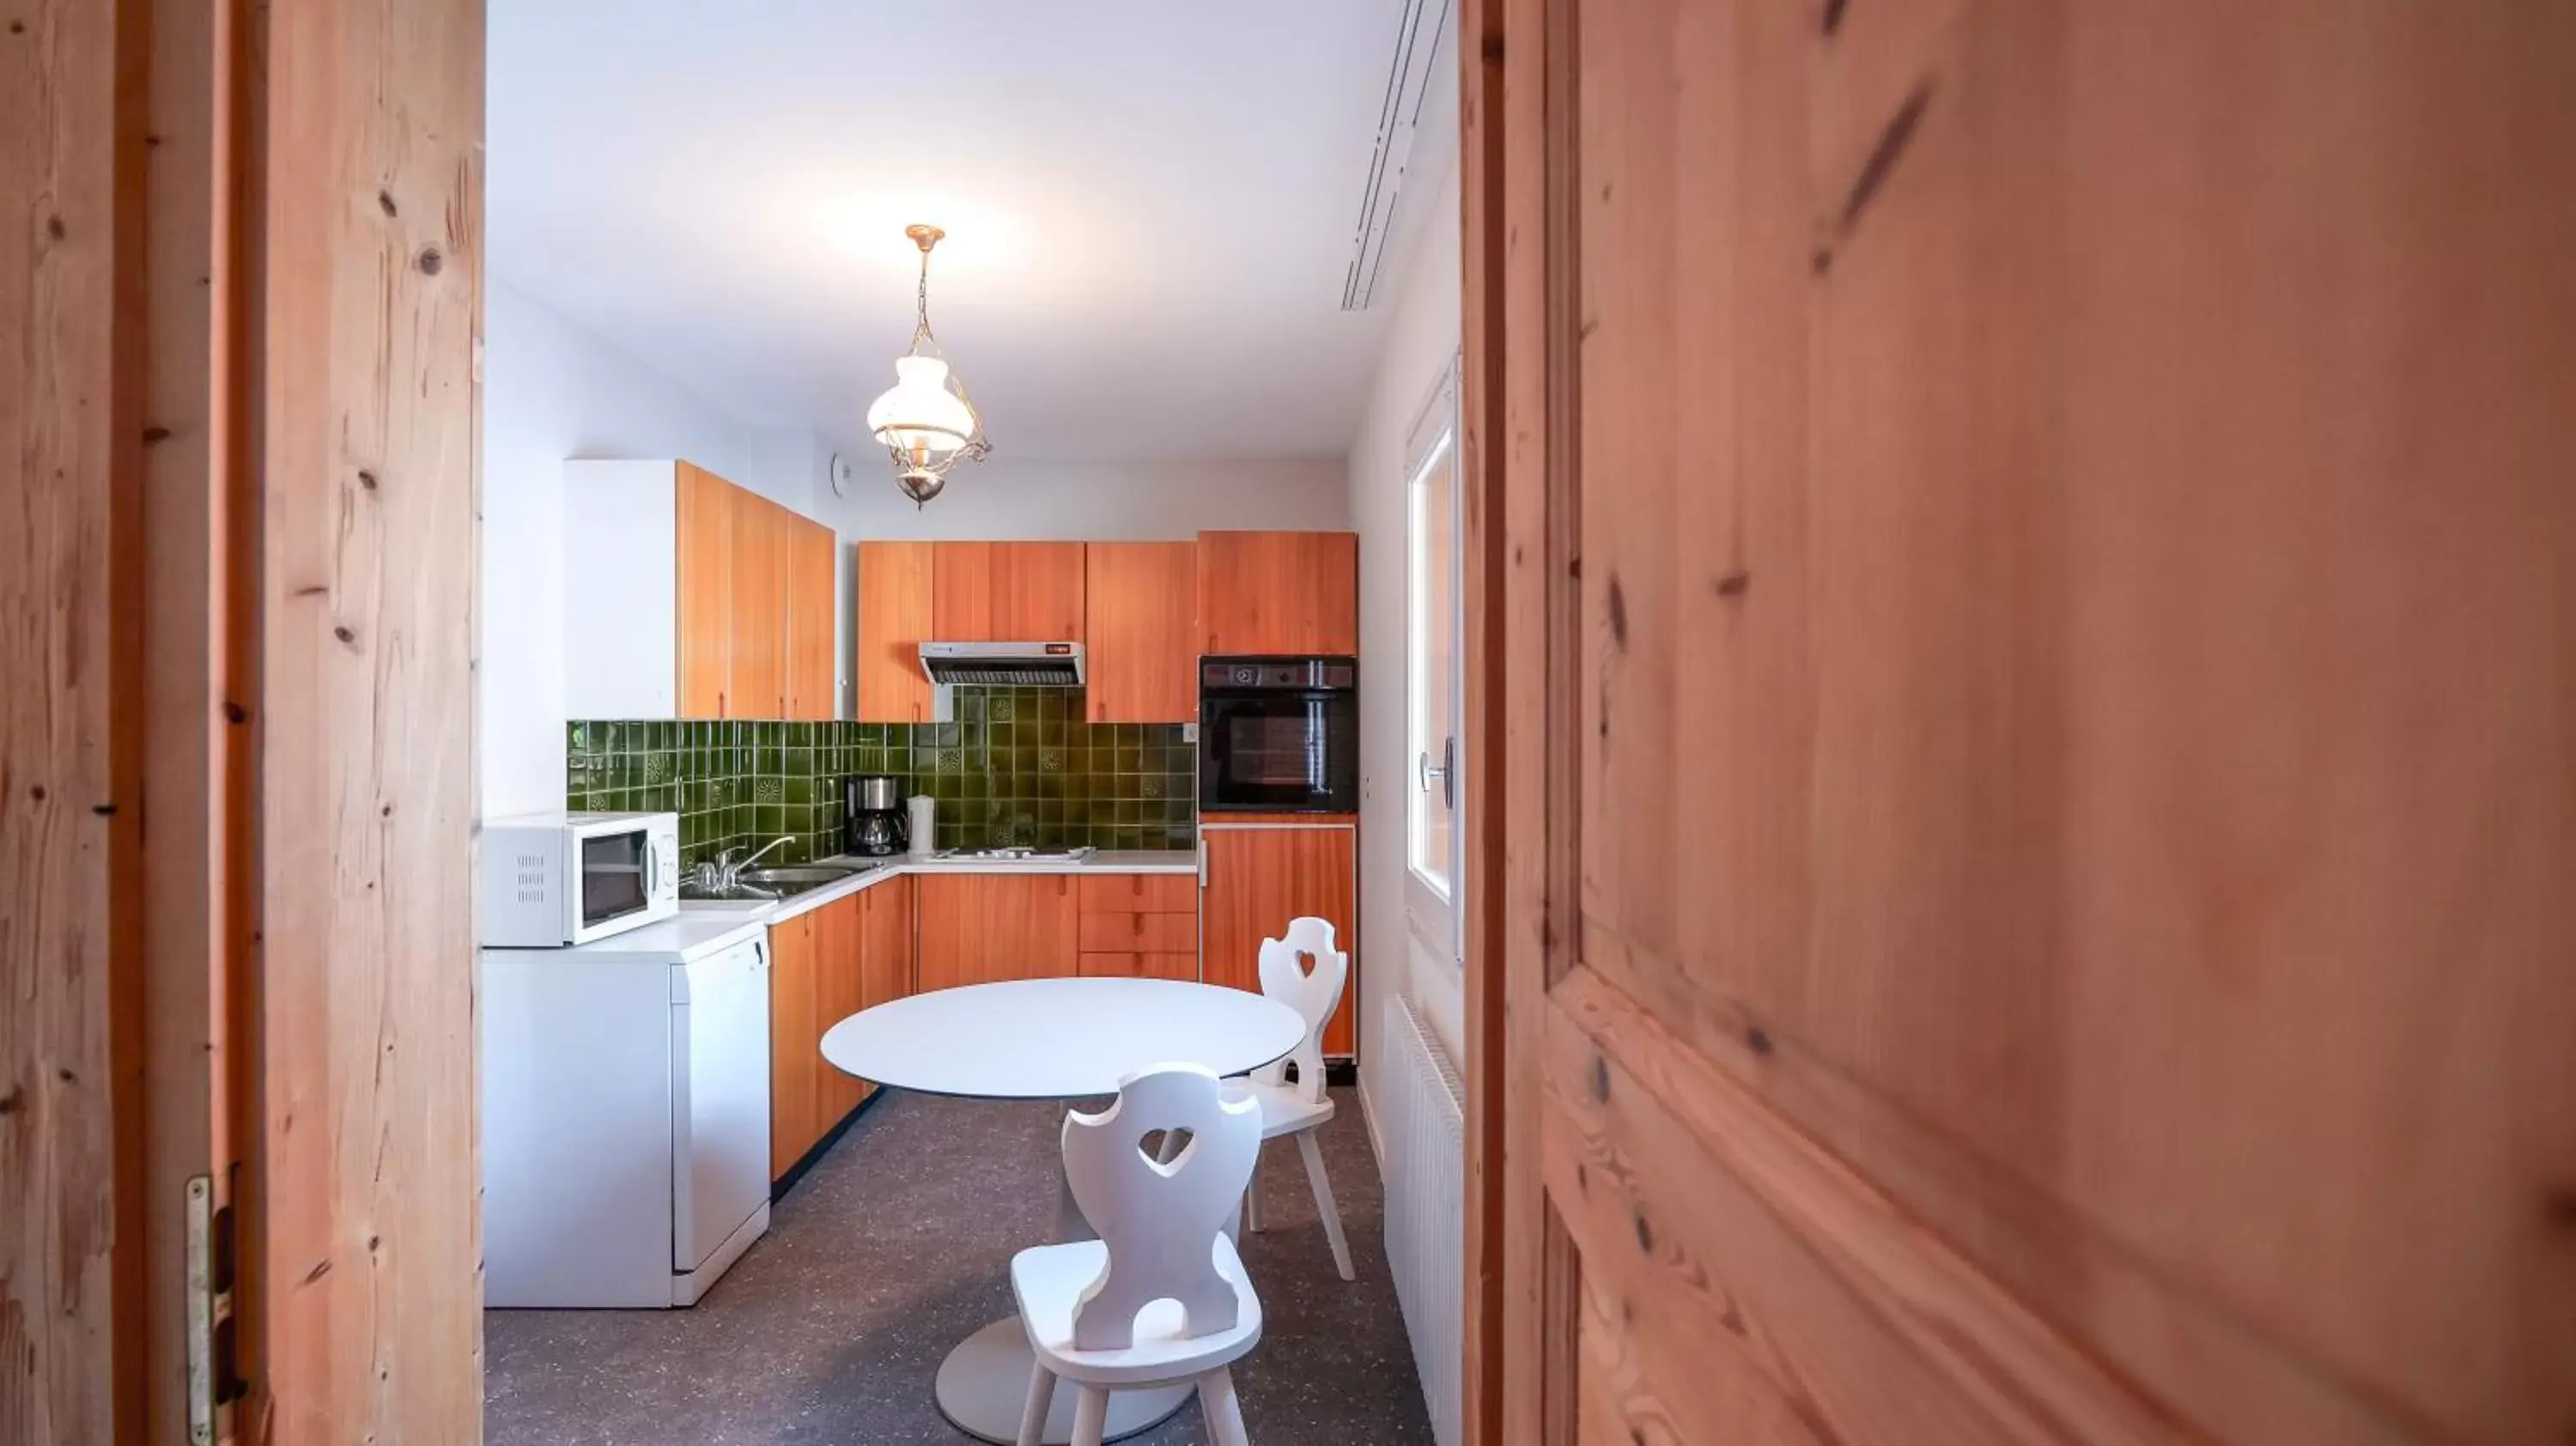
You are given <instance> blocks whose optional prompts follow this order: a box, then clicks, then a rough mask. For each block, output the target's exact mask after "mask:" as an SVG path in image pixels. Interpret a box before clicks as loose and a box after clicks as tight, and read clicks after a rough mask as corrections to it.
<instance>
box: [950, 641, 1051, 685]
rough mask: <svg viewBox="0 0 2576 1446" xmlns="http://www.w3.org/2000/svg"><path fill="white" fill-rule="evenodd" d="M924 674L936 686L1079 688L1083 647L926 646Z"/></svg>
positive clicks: (1006, 644)
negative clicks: (938, 684)
mask: <svg viewBox="0 0 2576 1446" xmlns="http://www.w3.org/2000/svg"><path fill="white" fill-rule="evenodd" d="M921 671H923V672H925V673H928V674H929V675H930V681H932V682H934V683H942V684H948V683H964V684H967V685H969V686H973V687H1012V688H1079V687H1081V686H1082V644H1080V643H924V644H922V645H921Z"/></svg>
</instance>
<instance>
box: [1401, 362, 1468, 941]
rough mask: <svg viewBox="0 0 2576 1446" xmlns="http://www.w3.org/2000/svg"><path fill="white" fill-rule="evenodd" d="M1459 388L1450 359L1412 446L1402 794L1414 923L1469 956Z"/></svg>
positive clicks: (1409, 904)
mask: <svg viewBox="0 0 2576 1446" xmlns="http://www.w3.org/2000/svg"><path fill="white" fill-rule="evenodd" d="M1458 468H1459V460H1458V386H1457V365H1456V363H1455V361H1454V360H1453V361H1452V363H1451V364H1450V366H1449V367H1448V368H1447V369H1446V370H1445V371H1444V372H1443V374H1442V375H1441V378H1440V381H1439V384H1438V385H1437V386H1435V387H1434V388H1433V389H1432V395H1431V398H1430V400H1429V401H1427V402H1425V403H1424V404H1423V408H1422V411H1421V413H1420V414H1419V416H1418V417H1417V418H1416V420H1415V422H1414V424H1413V428H1412V432H1411V434H1410V436H1409V438H1408V440H1407V444H1406V448H1405V494H1406V496H1405V505H1406V523H1405V744H1406V752H1407V754H1408V755H1409V756H1410V758H1411V763H1412V766H1411V769H1410V772H1411V782H1412V784H1413V787H1412V788H1411V789H1410V790H1408V791H1407V793H1406V795H1405V799H1406V802H1405V863H1406V866H1407V868H1408V870H1409V871H1410V874H1411V877H1410V879H1409V880H1408V882H1407V885H1406V892H1407V894H1408V899H1407V912H1408V913H1409V915H1410V916H1411V919H1410V922H1411V924H1412V926H1413V928H1414V930H1415V932H1417V933H1418V934H1420V935H1422V936H1423V938H1424V939H1425V940H1426V941H1437V942H1439V943H1441V944H1444V945H1445V946H1446V948H1447V950H1448V955H1449V957H1450V958H1451V959H1453V960H1455V959H1457V958H1458V957H1460V954H1461V953H1462V950H1461V947H1460V946H1461V944H1462V942H1463V940H1462V938H1461V934H1460V922H1459V921H1460V914H1459V908H1458V816H1459V801H1460V797H1461V791H1460V787H1459V783H1460V771H1459V770H1460V765H1461V761H1462V760H1461V758H1460V756H1459V751H1458V731H1459V730H1458V715H1459V712H1460V709H1461V706H1462V704H1463V701H1464V694H1465V673H1464V671H1463V668H1462V663H1463V658H1464V652H1465V650H1464V648H1463V647H1462V646H1461V639H1460V630H1459V622H1460V606H1459V589H1460V581H1461V580H1460V574H1459V544H1460V537H1459V510H1458Z"/></svg>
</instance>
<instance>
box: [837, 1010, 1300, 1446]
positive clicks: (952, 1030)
mask: <svg viewBox="0 0 2576 1446" xmlns="http://www.w3.org/2000/svg"><path fill="white" fill-rule="evenodd" d="M1305 1033H1306V1022H1305V1020H1303V1019H1302V1018H1300V1017H1299V1016H1298V1014H1297V1011H1296V1010H1294V1009H1291V1008H1289V1007H1288V1006H1287V1005H1285V1004H1282V1003H1280V1002H1278V1001H1277V1000H1275V999H1268V998H1265V997H1263V996H1261V995H1258V994H1252V993H1247V992H1245V991H1243V990H1240V989H1228V988H1225V987H1223V986H1221V985H1214V984H1192V983H1187V982H1184V981H1180V980H1171V979H1016V980H1008V981H1005V982H1002V983H996V984H968V985H964V986H961V987H959V988H955V989H937V990H933V991H931V992H929V993H927V994H915V995H910V996H908V997H906V998H902V999H897V1000H893V1001H890V1002H888V1003H885V1004H880V1005H878V1006H876V1007H875V1008H873V1009H866V1010H862V1011H860V1012H859V1013H857V1014H853V1015H851V1016H850V1017H849V1018H847V1019H844V1020H842V1021H841V1022H839V1023H838V1024H835V1025H833V1026H832V1027H831V1029H830V1030H829V1031H827V1032H826V1033H825V1034H824V1035H823V1058H824V1059H825V1060H826V1061H827V1062H829V1063H830V1064H831V1065H832V1067H833V1068H835V1069H837V1070H840V1071H841V1072H842V1073H844V1074H849V1075H855V1076H857V1077H858V1078H860V1079H866V1080H874V1081H875V1082H876V1083H878V1084H880V1085H885V1086H887V1087H890V1088H893V1089H899V1090H912V1091H916V1092H918V1093H921V1094H935V1095H956V1096H962V1097H967V1098H973V1099H994V1100H1063V1101H1071V1100H1079V1099H1089V1098H1093V1097H1096V1096H1102V1095H1114V1094H1116V1093H1117V1092H1118V1085H1119V1081H1121V1080H1123V1079H1125V1078H1126V1077H1127V1076H1128V1075H1130V1074H1133V1073H1135V1072H1136V1071H1138V1070H1142V1069H1147V1068H1150V1067H1152V1066H1154V1065H1158V1064H1166V1063H1175V1062H1186V1063H1191V1064H1199V1065H1204V1066H1206V1067H1207V1068H1209V1069H1212V1070H1214V1071H1216V1072H1217V1073H1218V1074H1220V1075H1238V1074H1248V1073H1250V1072H1251V1071H1253V1070H1256V1069H1259V1068H1261V1067H1262V1066H1263V1065H1266V1064H1269V1063H1271V1062H1272V1061H1274V1060H1278V1059H1282V1058H1285V1057H1286V1056H1287V1054H1288V1053H1289V1051H1291V1050H1293V1049H1295V1048H1296V1047H1297V1044H1298V1041H1299V1040H1301V1039H1303V1038H1304V1037H1305ZM1057 1172H1058V1181H1059V1186H1058V1207H1057V1231H1058V1236H1059V1238H1063V1239H1071V1238H1077V1237H1078V1236H1080V1235H1083V1234H1087V1233H1088V1227H1087V1226H1085V1225H1084V1224H1083V1223H1082V1217H1081V1214H1080V1212H1078V1211H1076V1210H1075V1209H1074V1207H1073V1203H1072V1198H1071V1196H1070V1195H1069V1194H1068V1193H1066V1192H1064V1191H1063V1189H1062V1185H1061V1180H1062V1162H1061V1161H1058V1166H1057ZM1033 1363H1034V1362H1033V1358H1032V1357H1031V1356H1030V1354H1029V1343H1028V1336H1027V1333H1026V1332H1025V1331H1024V1330H1023V1329H1022V1328H1021V1325H1020V1319H1019V1317H1018V1316H1017V1315H1012V1316H1008V1317H1005V1318H1003V1319H1001V1320H998V1321H995V1322H994V1323H993V1324H991V1325H988V1326H986V1327H984V1328H983V1329H982V1330H979V1331H977V1332H976V1333H975V1334H973V1335H971V1336H968V1337H967V1338H966V1339H965V1340H963V1341H961V1342H959V1343H958V1345H957V1347H956V1348H955V1349H954V1350H951V1351H950V1352H949V1353H948V1356H947V1358H946V1359H945V1360H943V1361H941V1362H940V1364H939V1376H938V1379H937V1381H936V1382H935V1384H934V1387H933V1390H934V1392H935V1394H936V1395H937V1397H938V1401H939V1409H940V1412H941V1413H942V1414H944V1415H945V1416H947V1417H948V1419H949V1421H950V1422H951V1423H953V1424H954V1425H955V1426H956V1427H957V1428H958V1429H959V1430H961V1431H964V1432H966V1433H967V1434H968V1435H970V1436H974V1437H977V1438H979V1439H981V1440H985V1441H997V1442H1009V1441H1012V1440H1014V1439H1016V1437H1017V1436H1018V1434H1019V1429H1020V1411H1021V1408H1022V1406H1023V1405H1024V1404H1025V1403H1026V1402H1027V1400H1028V1390H1029V1372H1030V1368H1031V1366H1032V1365H1033ZM1190 1390H1191V1388H1190V1387H1187V1386H1180V1387H1174V1388H1170V1389H1166V1390H1158V1391H1118V1392H1114V1393H1112V1394H1111V1396H1110V1398H1109V1423H1108V1430H1107V1432H1106V1433H1105V1438H1106V1439H1114V1438H1117V1437H1120V1436H1129V1435H1133V1434H1135V1433H1136V1432H1138V1431H1142V1430H1145V1429H1146V1428H1147V1427H1150V1426H1153V1425H1156V1424H1158V1423H1160V1422H1161V1421H1162V1420H1163V1419H1164V1418H1166V1417H1168V1416H1170V1415H1171V1414H1172V1413H1173V1412H1175V1411H1177V1410H1179V1409H1180V1408H1181V1406H1182V1405H1183V1404H1184V1403H1185V1402H1187V1401H1188V1400H1189V1398H1190ZM1074 1395H1075V1393H1074V1392H1071V1391H1065V1390H1059V1391H1058V1392H1057V1393H1056V1401H1055V1409H1053V1410H1052V1411H1050V1412H1049V1413H1048V1416H1047V1428H1046V1433H1045V1436H1044V1438H1043V1439H1044V1440H1045V1441H1047V1442H1048V1443H1050V1446H1055V1443H1063V1442H1069V1441H1071V1440H1072V1439H1073V1403H1074Z"/></svg>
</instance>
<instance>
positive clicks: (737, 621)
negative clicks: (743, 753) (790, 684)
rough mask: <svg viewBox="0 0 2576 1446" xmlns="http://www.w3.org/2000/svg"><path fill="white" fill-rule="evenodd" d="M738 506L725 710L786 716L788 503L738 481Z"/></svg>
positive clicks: (734, 499)
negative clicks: (749, 489)
mask: <svg viewBox="0 0 2576 1446" xmlns="http://www.w3.org/2000/svg"><path fill="white" fill-rule="evenodd" d="M730 491H731V496H730V498H729V499H728V500H729V501H730V503H731V505H732V507H733V519H734V520H733V527H734V536H733V588H732V597H733V615H732V618H731V619H730V622H731V627H732V659H733V666H732V669H731V674H730V680H729V682H728V685H727V689H728V691H727V696H726V709H727V712H726V716H727V717H732V718H784V717H786V716H787V630H786V628H785V626H784V625H783V623H784V619H783V616H782V614H783V612H784V610H785V606H786V583H785V572H786V557H787V523H788V519H789V514H788V512H787V511H786V509H784V508H782V507H780V506H779V505H778V504H776V503H774V502H772V501H770V500H769V499H768V498H766V497H763V496H761V495H759V494H758V493H755V492H747V491H744V490H743V489H741V488H739V487H736V488H732V489H730Z"/></svg>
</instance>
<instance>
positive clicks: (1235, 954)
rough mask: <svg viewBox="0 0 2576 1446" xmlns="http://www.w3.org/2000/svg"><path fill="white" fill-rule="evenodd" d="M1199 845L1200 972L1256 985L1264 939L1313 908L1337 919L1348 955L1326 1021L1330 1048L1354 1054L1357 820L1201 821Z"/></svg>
mask: <svg viewBox="0 0 2576 1446" xmlns="http://www.w3.org/2000/svg"><path fill="white" fill-rule="evenodd" d="M1199 847H1200V849H1201V851H1202V855H1203V858H1204V860H1205V867H1204V872H1205V878H1206V886H1205V888H1204V889H1203V890H1202V892H1201V894H1200V899H1199V913H1200V919H1199V928H1200V950H1199V960H1200V977H1201V978H1202V979H1204V980H1205V981H1206V982H1207V983H1210V984H1223V985H1227V986H1229V987H1231V988H1235V989H1250V990H1254V991H1258V990H1259V989H1260V988H1261V941H1262V940H1264V939H1275V938H1279V937H1281V936H1282V935H1284V934H1285V933H1287V931H1288V921H1289V920H1291V919H1294V918H1297V917H1299V916H1300V915H1307V914H1311V915H1313V916H1315V917H1316V918H1319V919H1323V920H1325V921H1327V922H1329V923H1330V924H1331V925H1332V926H1333V940H1334V942H1335V943H1336V944H1337V945H1339V946H1340V947H1341V949H1342V951H1343V952H1344V953H1346V954H1348V955H1350V958H1351V973H1350V980H1349V982H1348V983H1346V984H1345V985H1343V987H1342V1002H1341V1003H1340V1005H1339V1006H1337V1007H1336V1008H1335V1009H1334V1011H1333V1017H1332V1019H1331V1021H1330V1022H1329V1023H1327V1024H1326V1025H1325V1027H1324V1052H1325V1053H1326V1054H1328V1055H1340V1056H1348V1055H1353V1054H1355V1053H1356V1052H1357V1049H1358V1043H1359V1025H1358V1020H1359V997H1360V972H1359V971H1360V950H1359V937H1360V935H1359V828H1358V825H1357V824H1356V823H1353V822H1341V821H1330V822H1316V823H1283V824H1252V825H1241V826H1237V825H1228V824H1212V825H1204V826H1202V827H1201V829H1200V831H1199Z"/></svg>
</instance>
